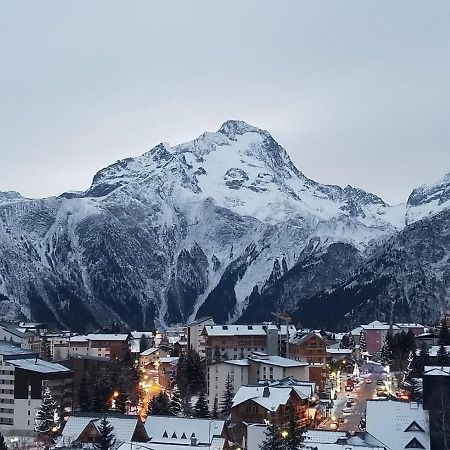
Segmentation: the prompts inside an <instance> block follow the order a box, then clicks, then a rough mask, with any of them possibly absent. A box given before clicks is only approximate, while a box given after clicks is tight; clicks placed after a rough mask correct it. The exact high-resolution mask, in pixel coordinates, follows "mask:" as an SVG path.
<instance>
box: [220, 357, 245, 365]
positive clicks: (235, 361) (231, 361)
mask: <svg viewBox="0 0 450 450" xmlns="http://www.w3.org/2000/svg"><path fill="white" fill-rule="evenodd" d="M222 363H223V364H232V365H233V366H249V365H250V363H249V362H248V359H247V358H244V359H227V360H226V361H220V362H218V363H213V364H222Z"/></svg>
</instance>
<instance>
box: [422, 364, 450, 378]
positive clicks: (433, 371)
mask: <svg viewBox="0 0 450 450" xmlns="http://www.w3.org/2000/svg"><path fill="white" fill-rule="evenodd" d="M423 374H424V375H435V376H441V377H450V367H440V366H425V367H424V372H423Z"/></svg>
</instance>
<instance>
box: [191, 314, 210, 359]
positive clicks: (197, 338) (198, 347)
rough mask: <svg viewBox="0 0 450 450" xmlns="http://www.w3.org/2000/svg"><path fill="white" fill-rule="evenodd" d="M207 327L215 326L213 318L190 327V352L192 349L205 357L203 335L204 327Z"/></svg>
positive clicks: (197, 322) (198, 321) (203, 319)
mask: <svg viewBox="0 0 450 450" xmlns="http://www.w3.org/2000/svg"><path fill="white" fill-rule="evenodd" d="M205 325H214V320H213V318H212V317H203V318H201V319H198V320H196V321H195V322H193V323H191V324H190V325H188V331H187V334H188V350H189V348H192V349H193V350H195V351H196V352H198V353H199V354H200V356H202V357H205V356H206V353H205V337H204V336H203V335H202V331H203V327H204V326H205Z"/></svg>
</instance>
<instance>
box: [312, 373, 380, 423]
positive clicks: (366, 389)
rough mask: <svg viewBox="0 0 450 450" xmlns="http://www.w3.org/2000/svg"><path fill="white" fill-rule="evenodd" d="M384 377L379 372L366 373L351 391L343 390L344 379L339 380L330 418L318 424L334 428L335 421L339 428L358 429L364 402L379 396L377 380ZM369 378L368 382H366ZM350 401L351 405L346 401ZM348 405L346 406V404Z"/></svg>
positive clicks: (364, 408) (363, 413)
mask: <svg viewBox="0 0 450 450" xmlns="http://www.w3.org/2000/svg"><path fill="white" fill-rule="evenodd" d="M379 379H380V380H381V379H384V378H382V376H381V374H374V373H372V374H368V375H365V376H364V377H363V378H361V381H360V382H359V383H358V384H356V385H355V388H354V389H353V391H351V392H346V391H345V380H341V381H340V390H339V392H337V399H336V400H335V401H334V408H333V411H332V417H331V419H328V420H327V421H326V422H325V423H324V424H322V425H321V426H319V428H322V429H329V430H333V429H334V430H335V429H336V422H337V421H338V420H339V419H341V420H342V419H344V421H343V422H341V423H339V430H342V431H358V426H359V424H360V421H361V419H362V418H363V417H365V412H366V403H367V400H368V399H374V398H380V397H378V396H377V393H376V391H377V387H379V386H377V380H379ZM366 380H370V382H366ZM350 401H351V402H352V404H351V406H350V404H349V403H348V402H350ZM347 405H348V406H347Z"/></svg>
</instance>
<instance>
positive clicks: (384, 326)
mask: <svg viewBox="0 0 450 450" xmlns="http://www.w3.org/2000/svg"><path fill="white" fill-rule="evenodd" d="M361 328H363V329H364V330H389V329H390V328H391V325H390V324H388V323H383V322H380V321H379V320H374V321H373V322H370V323H368V324H367V325H361ZM392 328H393V329H399V327H398V326H397V325H392Z"/></svg>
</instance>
